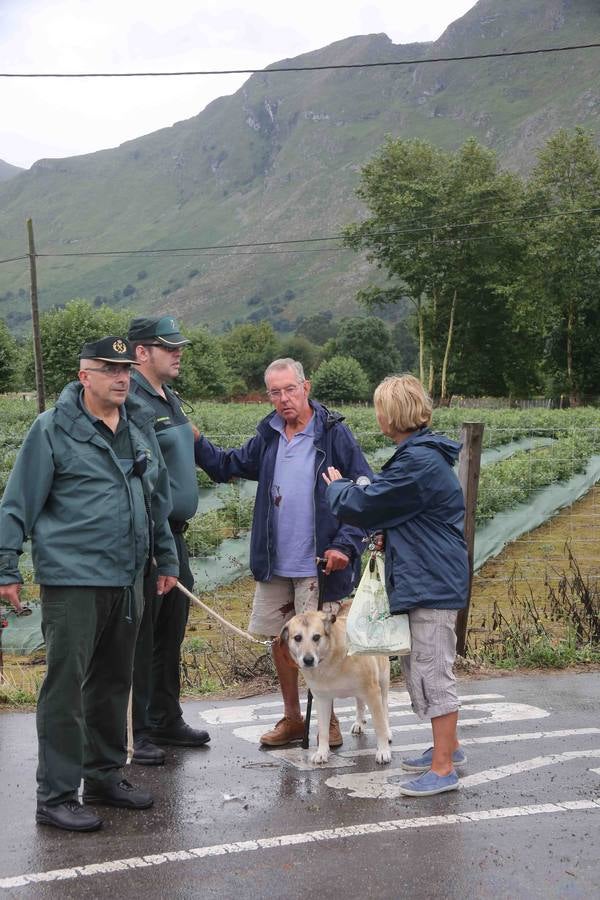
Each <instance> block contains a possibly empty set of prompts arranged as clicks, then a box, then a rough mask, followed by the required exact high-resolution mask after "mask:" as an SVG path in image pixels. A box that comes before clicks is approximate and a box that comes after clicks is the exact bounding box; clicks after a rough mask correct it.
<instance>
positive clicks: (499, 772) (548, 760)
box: [460, 748, 600, 787]
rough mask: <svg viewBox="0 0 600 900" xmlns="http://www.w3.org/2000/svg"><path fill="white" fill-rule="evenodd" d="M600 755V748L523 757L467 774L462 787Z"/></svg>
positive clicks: (461, 781)
mask: <svg viewBox="0 0 600 900" xmlns="http://www.w3.org/2000/svg"><path fill="white" fill-rule="evenodd" d="M597 757H600V748H596V749H591V750H567V751H565V753H552V754H550V755H549V756H535V757H533V759H523V760H521V761H520V762H514V763H509V765H507V766H495V767H494V768H493V769H484V771H483V772H477V774H475V775H467V777H466V778H461V780H460V784H461V787H476V786H477V785H478V784H485V783H486V782H487V781H499V780H500V779H501V778H508V777H509V776H510V775H520V774H521V773H522V772H531V771H532V770H533V769H542V768H543V767H544V766H554V765H556V763H561V762H566V761H567V760H571V759H595V758H597Z"/></svg>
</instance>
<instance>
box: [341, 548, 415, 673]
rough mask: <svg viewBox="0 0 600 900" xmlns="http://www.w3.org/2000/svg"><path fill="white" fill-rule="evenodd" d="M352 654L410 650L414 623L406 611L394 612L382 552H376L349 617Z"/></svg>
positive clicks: (364, 575) (348, 644)
mask: <svg viewBox="0 0 600 900" xmlns="http://www.w3.org/2000/svg"><path fill="white" fill-rule="evenodd" d="M346 644H347V649H348V656H353V655H354V654H356V653H362V654H381V655H383V656H403V655H405V654H407V653H410V627H409V624H408V616H407V615H406V614H405V613H403V614H401V615H398V616H392V615H390V604H389V601H388V597H387V593H386V590H385V568H384V562H383V557H382V555H381V553H373V554H372V555H371V559H370V560H369V563H368V565H367V567H366V568H365V571H364V572H363V576H362V578H361V579H360V584H359V585H358V588H357V589H356V594H355V595H354V599H353V600H352V606H351V607H350V612H349V613H348V619H347V621H346Z"/></svg>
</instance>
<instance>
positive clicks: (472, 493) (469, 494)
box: [456, 422, 483, 656]
mask: <svg viewBox="0 0 600 900" xmlns="http://www.w3.org/2000/svg"><path fill="white" fill-rule="evenodd" d="M460 440H461V443H462V449H461V451H460V456H459V457H458V480H459V481H460V486H461V487H462V490H463V495H464V498H465V541H466V542H467V551H468V553H469V595H468V597H467V605H466V607H465V608H464V609H461V610H460V612H459V613H458V617H457V620H456V652H457V653H458V654H459V655H460V656H464V655H465V650H466V647H467V625H468V622H469V609H470V606H471V586H472V583H473V546H474V543H475V512H476V510H477V490H478V488H479V470H480V468H481V445H482V443H483V422H464V423H463V426H462V432H461V436H460Z"/></svg>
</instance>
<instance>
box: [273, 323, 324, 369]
mask: <svg viewBox="0 0 600 900" xmlns="http://www.w3.org/2000/svg"><path fill="white" fill-rule="evenodd" d="M279 353H280V355H281V356H283V357H288V356H289V357H290V358H291V359H297V360H298V362H301V363H302V365H303V367H304V372H305V373H306V376H307V378H308V377H309V376H310V375H311V373H312V372H314V371H315V369H316V368H317V366H318V365H319V363H320V362H321V361H322V359H323V353H322V350H321V348H320V347H318V346H316V345H315V344H312V343H311V342H310V341H309V340H308V338H305V337H302V336H301V335H298V334H295V335H290V337H287V338H284V339H283V340H282V342H281V348H280V350H279Z"/></svg>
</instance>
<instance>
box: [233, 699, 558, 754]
mask: <svg viewBox="0 0 600 900" xmlns="http://www.w3.org/2000/svg"><path fill="white" fill-rule="evenodd" d="M471 710H475V711H479V712H485V713H488V715H486V716H481V717H477V718H473V719H469V718H468V716H466V715H465V714H466V713H469V712H471ZM549 715H550V713H549V712H548V711H547V710H545V709H540V707H538V706H529V705H528V704H526V703H472V704H469V705H468V706H463V708H462V711H461V716H460V720H459V726H460V728H461V729H463V728H467V727H472V726H474V725H496V724H498V723H499V722H518V721H520V720H524V719H544V718H545V717H546V716H549ZM273 724H275V723H273ZM430 728H431V724H430V723H429V722H415V723H414V724H413V723H411V724H407V725H392V726H391V731H392V732H398V731H402V732H406V731H428V730H429V729H430ZM264 731H265V726H264V725H244V726H242V727H241V728H234V729H233V733H234V734H235V735H236V737H239V738H242V739H243V740H245V741H248V742H249V743H251V744H258V743H259V741H260V736H261V735H262V734H263V733H264ZM373 752H375V751H373Z"/></svg>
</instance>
